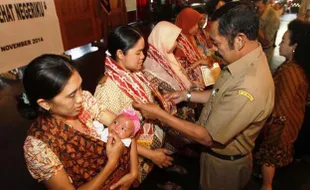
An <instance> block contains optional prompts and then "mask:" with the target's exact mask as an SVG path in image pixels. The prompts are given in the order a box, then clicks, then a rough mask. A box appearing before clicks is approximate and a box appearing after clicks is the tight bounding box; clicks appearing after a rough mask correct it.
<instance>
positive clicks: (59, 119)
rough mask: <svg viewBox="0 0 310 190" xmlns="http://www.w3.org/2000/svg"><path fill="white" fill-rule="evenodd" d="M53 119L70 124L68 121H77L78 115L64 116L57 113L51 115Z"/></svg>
mask: <svg viewBox="0 0 310 190" xmlns="http://www.w3.org/2000/svg"><path fill="white" fill-rule="evenodd" d="M52 116H53V117H54V118H55V119H57V120H58V121H61V122H64V123H65V124H68V125H70V123H74V122H76V121H79V119H78V117H77V116H75V117H64V116H59V115H52Z"/></svg>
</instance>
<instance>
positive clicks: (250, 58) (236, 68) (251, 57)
mask: <svg viewBox="0 0 310 190" xmlns="http://www.w3.org/2000/svg"><path fill="white" fill-rule="evenodd" d="M262 54H263V49H262V46H261V45H260V44H259V46H258V47H257V48H256V49H254V50H253V51H251V52H250V53H248V54H246V55H245V56H243V57H241V58H240V59H238V60H237V61H235V62H233V63H231V64H229V65H227V66H226V68H227V69H228V71H229V72H230V74H231V75H232V76H235V75H236V74H238V73H240V72H242V71H244V70H245V69H247V68H248V67H254V66H256V64H257V63H258V62H257V61H256V60H257V59H258V57H260V56H261V55H262Z"/></svg>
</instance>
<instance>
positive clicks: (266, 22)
mask: <svg viewBox="0 0 310 190" xmlns="http://www.w3.org/2000/svg"><path fill="white" fill-rule="evenodd" d="M279 26H280V16H279V14H278V13H277V11H275V10H274V8H272V7H270V6H269V7H267V8H266V10H265V12H264V13H263V15H262V16H261V17H260V18H259V27H260V28H261V29H262V30H263V32H264V34H265V38H266V39H267V40H268V41H269V44H268V45H266V46H264V47H263V49H264V52H265V54H266V56H267V60H268V63H269V64H270V63H271V60H272V57H273V52H274V43H275V40H276V35H277V31H278V29H279Z"/></svg>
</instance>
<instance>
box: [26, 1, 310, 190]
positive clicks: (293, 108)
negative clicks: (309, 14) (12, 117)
mask: <svg viewBox="0 0 310 190" xmlns="http://www.w3.org/2000/svg"><path fill="white" fill-rule="evenodd" d="M212 5H213V9H212V10H209V11H208V12H204V13H199V12H198V11H196V10H194V9H192V8H185V9H183V10H181V12H180V13H179V15H178V16H177V17H176V22H175V23H171V22H167V21H161V22H159V23H158V24H156V25H155V27H154V28H153V29H152V31H151V33H150V35H149V37H148V39H144V38H143V36H142V35H141V33H140V32H139V31H138V30H136V29H135V28H133V27H131V26H128V25H122V26H118V27H116V28H115V29H113V30H112V31H111V32H110V34H109V36H108V42H109V43H108V44H107V51H106V58H105V61H102V64H105V76H104V77H103V78H102V79H101V80H100V82H99V83H98V84H97V87H96V90H95V93H94V95H92V94H91V93H90V92H88V91H84V90H83V89H82V88H81V84H82V80H83V79H82V78H81V76H80V75H79V73H78V71H77V70H76V68H75V67H74V65H73V62H72V61H71V60H69V59H68V58H66V57H63V56H61V55H52V54H45V55H41V56H39V57H37V58H36V59H34V60H33V61H31V62H30V63H29V64H28V65H27V67H26V69H25V72H24V74H23V86H24V89H25V95H23V96H24V98H23V99H24V101H23V104H24V106H27V107H28V109H24V112H26V111H27V112H31V114H29V113H24V115H26V116H31V117H32V118H35V120H34V121H33V123H32V125H31V127H30V129H29V131H28V134H27V138H26V140H25V144H24V155H25V160H26V163H27V167H28V170H29V172H30V174H31V175H32V177H33V178H35V179H36V180H38V181H39V182H43V183H44V184H45V186H46V187H47V188H48V189H130V188H133V189H135V188H136V189H139V188H140V189H141V187H142V186H143V184H144V183H146V181H147V180H148V177H150V176H151V174H152V172H156V171H158V170H160V171H161V170H163V171H165V170H169V169H170V170H171V168H172V170H173V171H175V172H177V173H179V174H180V173H182V174H183V175H184V174H186V173H187V169H188V168H184V167H183V166H182V165H178V164H177V161H176V160H177V159H178V156H181V157H185V158H187V157H192V156H195V155H196V156H197V155H200V182H199V184H196V185H197V187H199V188H200V189H202V190H213V189H214V190H218V189H223V190H240V189H243V188H245V187H246V185H247V183H248V182H249V180H250V178H251V174H252V168H253V164H258V165H260V166H261V173H262V177H263V183H262V190H271V189H272V181H273V176H274V174H275V171H276V168H279V167H283V166H286V165H288V164H289V163H291V162H292V161H293V149H294V148H293V144H294V142H295V141H296V139H297V136H298V133H299V131H300V129H301V127H302V124H303V119H304V114H305V109H306V104H307V101H308V103H309V98H310V96H309V94H310V93H309V90H308V89H309V87H308V86H309V81H310V66H309V62H310V60H309V56H307V50H309V48H310V47H309V46H310V24H309V23H307V22H306V20H307V19H306V18H305V19H296V20H293V21H292V22H290V23H289V25H288V29H287V31H286V32H285V34H284V35H283V38H282V42H281V43H280V44H279V45H280V55H281V56H283V57H285V62H284V63H283V64H282V65H281V66H280V67H279V68H278V69H277V70H276V72H275V74H274V75H273V76H272V73H271V71H270V63H271V58H272V55H273V51H274V47H275V37H276V33H277V30H278V28H279V23H280V19H279V14H278V13H277V12H276V11H275V10H274V9H273V8H272V7H269V6H268V5H267V4H266V1H265V0H255V1H254V2H253V4H249V3H241V2H230V3H226V4H224V2H222V1H218V0H217V1H214V2H213V4H212ZM304 17H306V16H304ZM206 18H208V19H206ZM206 21H207V22H206ZM145 40H147V42H148V43H147V44H148V50H147V53H146V55H144V49H145V44H146V42H145ZM214 63H219V64H220V67H221V73H220V74H219V76H218V77H217V78H216V79H215V80H216V81H215V84H213V85H211V86H208V85H206V83H205V81H204V77H206V73H204V72H205V71H204V70H202V69H201V67H209V68H210V69H209V71H210V72H212V69H211V68H212V67H213V64H214ZM209 77H211V76H209ZM25 100H26V101H25ZM192 144H195V145H197V146H198V147H199V148H198V150H197V149H195V148H192V147H190V146H188V145H192ZM254 147H255V148H254ZM185 149H189V150H191V151H187V154H185V153H183V154H182V155H180V154H179V153H180V152H186V151H183V150H185ZM188 152H190V153H188ZM193 152H194V153H195V154H193ZM155 168H160V169H158V170H157V169H156V170H155ZM187 175H190V174H187ZM165 180H166V182H169V185H168V186H163V187H162V188H164V189H177V188H181V187H180V186H178V184H175V183H171V182H170V180H171V179H165ZM188 183H190V182H188ZM194 185H195V184H194ZM154 186H156V183H155V184H154ZM193 187H194V186H193ZM157 188H158V186H157Z"/></svg>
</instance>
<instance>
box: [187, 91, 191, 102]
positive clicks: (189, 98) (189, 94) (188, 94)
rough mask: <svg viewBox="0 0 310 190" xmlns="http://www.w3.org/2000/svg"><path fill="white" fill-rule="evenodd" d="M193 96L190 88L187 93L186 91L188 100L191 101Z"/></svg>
mask: <svg viewBox="0 0 310 190" xmlns="http://www.w3.org/2000/svg"><path fill="white" fill-rule="evenodd" d="M191 98H192V92H191V91H190V90H188V91H187V93H186V99H187V101H188V102H190V101H191Z"/></svg>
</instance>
